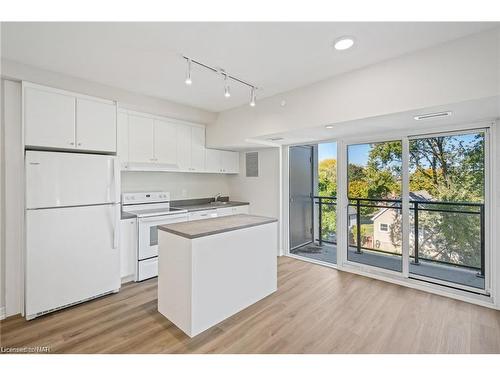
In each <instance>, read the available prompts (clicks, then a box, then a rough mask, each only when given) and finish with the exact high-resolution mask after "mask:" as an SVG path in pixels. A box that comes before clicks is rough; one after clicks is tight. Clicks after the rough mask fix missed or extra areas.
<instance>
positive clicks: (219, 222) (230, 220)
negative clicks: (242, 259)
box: [158, 214, 278, 239]
mask: <svg viewBox="0 0 500 375" xmlns="http://www.w3.org/2000/svg"><path fill="white" fill-rule="evenodd" d="M276 221H278V220H277V219H275V218H272V217H265V216H256V215H244V214H241V215H229V216H222V217H216V218H212V219H205V220H194V221H187V222H181V223H174V224H166V225H159V226H158V229H160V230H163V231H165V232H169V233H172V234H176V235H178V236H181V237H184V238H188V239H194V238H200V237H206V236H211V235H214V234H219V233H224V232H230V231H234V230H238V229H244V228H250V227H255V226H258V225H264V224H269V223H274V222H276Z"/></svg>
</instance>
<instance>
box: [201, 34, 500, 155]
mask: <svg viewBox="0 0 500 375" xmlns="http://www.w3.org/2000/svg"><path fill="white" fill-rule="evenodd" d="M499 66H500V28H499V29H495V30H493V31H488V32H484V33H480V34H475V35H472V36H468V37H466V38H462V39H458V40H455V41H452V42H448V43H446V44H442V45H439V46H436V47H433V48H429V49H425V50H421V51H418V52H416V53H412V54H408V55H404V56H401V57H399V58H395V59H391V60H387V61H385V62H382V63H379V64H375V65H371V66H369V67H366V68H363V69H359V70H356V71H353V72H350V73H347V74H343V75H339V76H336V77H333V78H331V79H328V80H325V81H322V82H319V83H316V84H313V85H310V86H307V87H303V88H299V89H296V90H293V91H289V92H287V93H284V94H280V95H276V96H274V97H270V98H267V99H262V100H258V102H257V106H256V107H254V108H251V107H249V106H248V105H244V106H241V107H239V108H236V109H233V110H229V111H225V112H222V113H220V114H219V116H218V118H217V121H216V122H215V123H214V124H212V125H210V126H208V127H207V145H208V146H209V147H249V146H248V144H247V143H246V142H245V139H247V138H252V137H258V136H262V135H267V134H273V133H280V132H286V131H290V130H297V129H304V128H312V127H318V126H323V125H326V124H334V123H338V122H342V121H350V120H356V119H363V118H368V117H373V116H382V115H386V114H392V113H397V112H404V111H409V110H415V109H420V108H427V107H433V106H439V105H444V104H449V103H457V102H462V101H467V100H473V99H478V98H486V97H492V96H496V95H499V94H500V84H499V81H500V78H499V69H498V67H499ZM283 99H285V100H286V102H287V104H286V106H285V107H282V106H281V105H280V102H281V101H282V100H283ZM362 131H363V130H362V129H360V132H362Z"/></svg>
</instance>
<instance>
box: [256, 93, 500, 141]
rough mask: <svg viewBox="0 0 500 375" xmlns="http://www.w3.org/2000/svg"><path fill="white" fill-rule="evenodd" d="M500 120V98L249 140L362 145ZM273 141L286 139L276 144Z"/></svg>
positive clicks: (471, 126)
mask: <svg viewBox="0 0 500 375" xmlns="http://www.w3.org/2000/svg"><path fill="white" fill-rule="evenodd" d="M447 111H449V112H451V116H449V117H442V118H433V119H427V120H421V121H417V120H415V119H414V117H415V116H418V115H422V114H428V113H437V112H447ZM499 117H500V96H495V97H488V98H481V99H477V100H470V101H466V102H459V103H453V104H448V105H442V106H436V107H429V108H424V109H420V110H412V111H408V112H400V113H393V114H389V115H384V116H377V117H371V118H364V119H360V120H353V121H347V122H342V123H336V124H334V125H333V127H332V128H331V129H327V128H326V127H325V126H318V127H313V128H307V129H299V130H293V131H288V132H283V133H273V134H267V135H263V136H259V137H257V138H254V139H250V140H248V142H250V143H254V144H256V145H261V146H262V147H264V146H266V145H267V146H270V145H291V144H297V143H316V142H322V141H326V140H332V139H339V138H344V139H349V138H351V139H354V141H353V142H355V143H356V142H359V141H360V140H362V138H363V137H367V139H370V138H371V139H372V140H373V139H374V138H377V137H378V136H380V134H384V135H385V137H387V134H392V135H393V136H394V137H395V138H400V134H401V133H408V132H410V133H411V135H419V134H426V133H429V132H431V133H432V132H436V131H446V129H447V128H449V127H456V126H457V125H464V126H466V127H470V128H476V127H477V126H476V125H475V124H477V123H481V122H486V121H488V122H489V121H493V120H495V119H498V118H499ZM273 138H282V139H280V140H275V141H273V140H272V139H273Z"/></svg>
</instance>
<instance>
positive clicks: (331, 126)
mask: <svg viewBox="0 0 500 375" xmlns="http://www.w3.org/2000/svg"><path fill="white" fill-rule="evenodd" d="M325 128H327V129H333V125H327V126H325Z"/></svg>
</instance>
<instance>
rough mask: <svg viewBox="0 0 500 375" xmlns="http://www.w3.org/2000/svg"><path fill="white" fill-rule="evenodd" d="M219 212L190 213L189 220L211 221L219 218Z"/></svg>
mask: <svg viewBox="0 0 500 375" xmlns="http://www.w3.org/2000/svg"><path fill="white" fill-rule="evenodd" d="M217 211H218V210H206V211H196V212H190V213H189V214H188V220H189V221H193V220H203V219H210V218H212V217H217V216H218V212H217Z"/></svg>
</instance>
